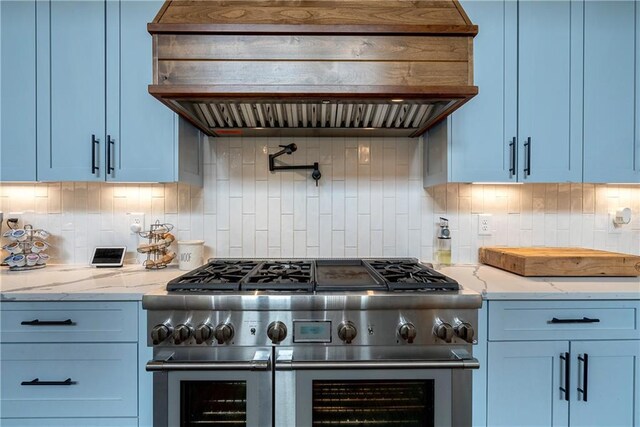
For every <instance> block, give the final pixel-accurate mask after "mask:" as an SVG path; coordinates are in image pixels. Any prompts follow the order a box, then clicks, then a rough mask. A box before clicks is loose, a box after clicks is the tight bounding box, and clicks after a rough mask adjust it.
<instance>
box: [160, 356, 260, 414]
mask: <svg viewBox="0 0 640 427" xmlns="http://www.w3.org/2000/svg"><path fill="white" fill-rule="evenodd" d="M270 356H271V351H270V350H266V349H265V350H258V351H255V353H254V355H253V357H251V358H246V360H243V359H242V358H236V359H235V360H234V359H233V358H228V359H226V360H225V359H220V358H219V357H216V358H215V360H213V359H214V358H212V360H177V359H175V357H171V356H165V355H158V356H157V357H156V358H155V360H152V361H150V362H149V363H147V371H151V372H153V373H154V374H153V417H154V422H153V425H154V427H178V426H180V427H191V426H201V425H216V426H257V425H260V426H268V425H271V419H272V409H271V408H272V400H271V399H272V393H271V389H272V373H271V363H270V359H271V357H270Z"/></svg>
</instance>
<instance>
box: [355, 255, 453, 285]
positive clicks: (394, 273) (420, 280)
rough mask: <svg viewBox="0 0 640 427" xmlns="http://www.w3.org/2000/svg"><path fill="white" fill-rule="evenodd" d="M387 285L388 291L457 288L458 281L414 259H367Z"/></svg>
mask: <svg viewBox="0 0 640 427" xmlns="http://www.w3.org/2000/svg"><path fill="white" fill-rule="evenodd" d="M367 262H368V263H369V265H371V267H373V268H374V270H375V271H376V272H377V273H378V274H380V275H381V276H382V277H383V278H384V279H385V280H386V281H387V284H388V285H389V290H390V291H399V290H457V289H459V288H460V287H459V285H458V283H457V282H456V281H455V280H453V279H451V278H449V277H447V276H445V275H443V274H440V273H438V272H436V271H435V270H433V269H431V268H428V267H426V266H424V265H422V264H420V263H418V262H417V261H416V260H410V259H400V260H370V261H367Z"/></svg>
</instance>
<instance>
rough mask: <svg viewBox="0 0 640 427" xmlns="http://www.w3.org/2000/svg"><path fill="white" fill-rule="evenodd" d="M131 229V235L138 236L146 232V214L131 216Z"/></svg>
mask: <svg viewBox="0 0 640 427" xmlns="http://www.w3.org/2000/svg"><path fill="white" fill-rule="evenodd" d="M129 229H130V230H131V234H138V232H140V231H142V230H144V214H143V213H130V214H129Z"/></svg>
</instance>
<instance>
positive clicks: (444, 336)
mask: <svg viewBox="0 0 640 427" xmlns="http://www.w3.org/2000/svg"><path fill="white" fill-rule="evenodd" d="M433 334H434V335H435V336H436V337H438V338H440V339H441V340H443V341H445V342H451V339H452V338H453V328H452V327H451V325H450V324H448V323H445V322H441V323H439V324H437V325H436V326H435V327H434V328H433Z"/></svg>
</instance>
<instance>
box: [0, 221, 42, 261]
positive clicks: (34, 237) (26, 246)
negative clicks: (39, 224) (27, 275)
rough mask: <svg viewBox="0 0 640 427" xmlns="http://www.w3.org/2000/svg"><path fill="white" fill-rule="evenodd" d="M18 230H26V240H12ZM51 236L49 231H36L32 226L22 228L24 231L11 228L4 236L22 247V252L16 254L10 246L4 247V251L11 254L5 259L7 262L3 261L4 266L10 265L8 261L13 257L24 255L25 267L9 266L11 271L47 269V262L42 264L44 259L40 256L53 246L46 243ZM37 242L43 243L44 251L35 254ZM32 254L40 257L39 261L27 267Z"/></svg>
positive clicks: (39, 229)
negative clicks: (28, 258) (34, 249)
mask: <svg viewBox="0 0 640 427" xmlns="http://www.w3.org/2000/svg"><path fill="white" fill-rule="evenodd" d="M7 223H8V222H7ZM17 230H24V232H25V235H26V239H25V240H22V241H20V240H17V239H13V238H11V235H12V234H13V233H14V232H15V231H17ZM49 235H50V233H49V232H48V231H46V230H43V229H41V228H38V229H34V228H33V226H32V225H31V224H26V225H25V226H24V228H22V229H20V228H9V230H8V231H6V232H5V233H4V234H3V235H2V236H3V237H9V238H11V239H12V240H13V242H14V243H15V244H17V245H18V246H19V247H20V252H19V253H16V252H13V251H11V250H9V249H8V247H9V245H10V244H9V245H5V246H3V249H5V250H6V251H8V252H10V256H9V257H7V258H5V260H4V261H3V263H2V265H9V264H8V263H7V260H8V259H9V258H12V257H14V256H16V255H23V256H24V259H25V265H22V266H17V265H9V270H10V271H26V270H36V269H39V268H44V267H46V266H47V263H46V261H44V262H40V261H41V259H42V257H40V254H41V253H43V252H44V251H46V250H47V249H48V248H50V247H51V244H49V243H46V242H45V241H44V240H45V239H46V238H47V237H48V236H49ZM36 242H41V244H42V249H40V250H38V251H37V252H34V251H33V248H34V245H35V244H36ZM31 254H34V255H38V257H39V259H38V261H37V262H36V264H34V265H27V264H26V262H27V257H28V256H29V255H31Z"/></svg>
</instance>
